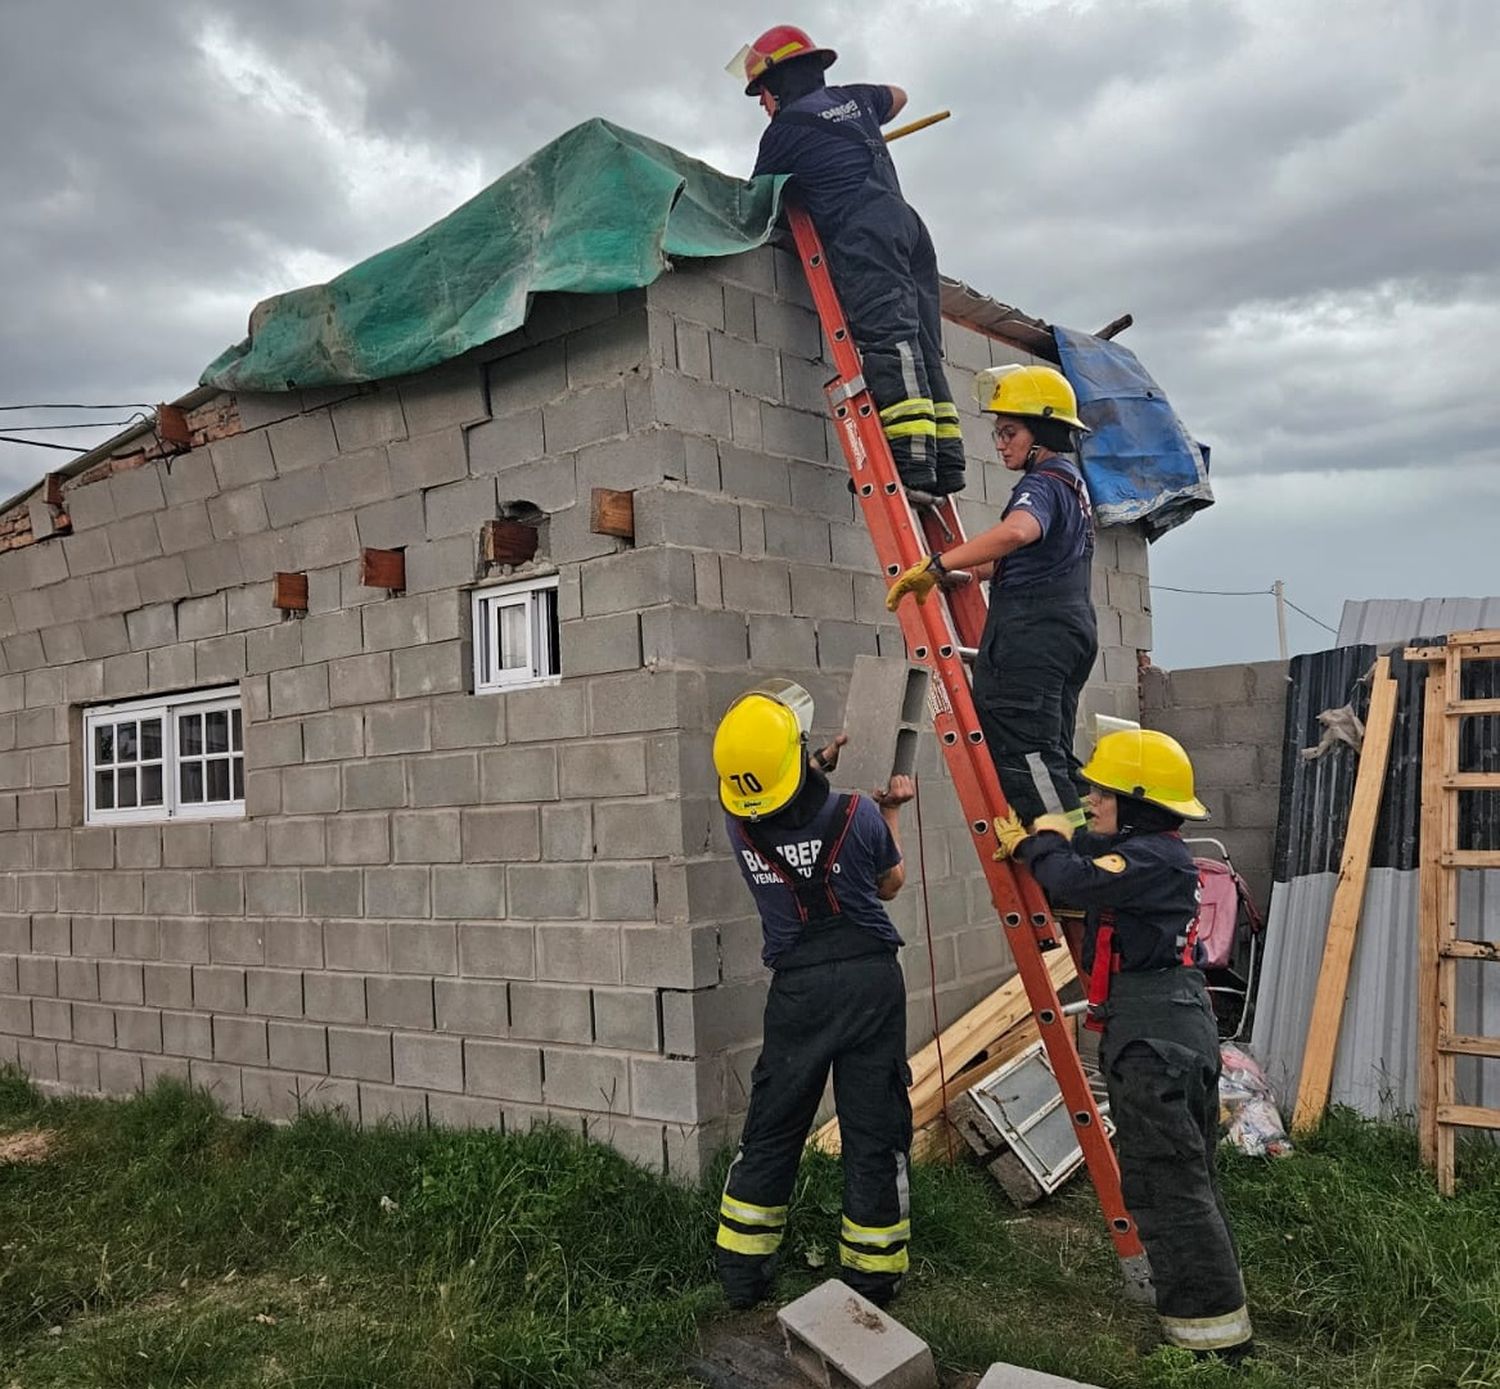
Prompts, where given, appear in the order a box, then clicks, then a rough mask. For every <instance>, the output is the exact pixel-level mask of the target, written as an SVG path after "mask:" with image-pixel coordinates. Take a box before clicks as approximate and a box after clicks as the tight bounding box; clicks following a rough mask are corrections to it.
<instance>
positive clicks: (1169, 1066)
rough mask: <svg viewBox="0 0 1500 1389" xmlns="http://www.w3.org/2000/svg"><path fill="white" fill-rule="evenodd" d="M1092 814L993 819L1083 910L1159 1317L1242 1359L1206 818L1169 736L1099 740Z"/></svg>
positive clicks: (1031, 864)
mask: <svg viewBox="0 0 1500 1389" xmlns="http://www.w3.org/2000/svg"><path fill="white" fill-rule="evenodd" d="M1083 776H1084V779H1085V780H1086V781H1087V782H1088V783H1089V784H1090V785H1091V786H1092V788H1093V789H1092V791H1091V792H1090V793H1089V810H1090V815H1091V822H1090V829H1089V831H1088V832H1085V833H1081V834H1076V835H1072V836H1071V839H1070V826H1069V824H1068V822H1067V820H1066V819H1063V818H1061V817H1051V816H1043V817H1042V818H1040V819H1039V820H1037V822H1036V823H1035V824H1034V825H1032V826H1031V829H1030V831H1029V832H1028V830H1027V828H1026V827H1025V826H1024V825H1023V824H1022V823H1021V821H1020V819H1019V817H1017V816H1015V815H1012V816H1011V817H1010V819H1008V820H1002V821H1000V822H999V824H998V825H997V826H996V832H997V834H998V836H999V839H1000V845H1001V850H1000V852H1001V854H1002V855H1003V854H1007V853H1009V854H1014V856H1015V857H1016V858H1017V859H1019V860H1020V861H1021V862H1023V863H1025V864H1026V866H1027V867H1028V868H1030V869H1031V871H1032V873H1034V874H1035V875H1036V878H1037V881H1038V882H1040V883H1041V885H1042V887H1043V888H1044V889H1045V890H1046V891H1047V893H1048V894H1049V895H1055V896H1061V897H1063V898H1066V900H1067V901H1069V902H1072V903H1074V904H1076V905H1078V906H1080V907H1083V908H1084V909H1085V912H1086V926H1085V933H1084V942H1083V961H1082V964H1083V971H1084V974H1085V976H1086V978H1087V979H1088V983H1089V1019H1088V1023H1087V1026H1089V1027H1090V1028H1092V1029H1093V1030H1095V1031H1098V1032H1100V1033H1102V1034H1103V1035H1102V1038H1101V1041H1100V1048H1099V1057H1100V1063H1101V1066H1102V1068H1103V1071H1104V1077H1105V1082H1106V1084H1107V1085H1108V1087H1109V1107H1110V1113H1111V1115H1112V1116H1113V1117H1114V1121H1115V1132H1116V1139H1117V1141H1118V1144H1119V1149H1120V1182H1121V1186H1122V1188H1123V1190H1124V1195H1125V1204H1126V1206H1127V1207H1128V1208H1129V1210H1130V1213H1131V1215H1133V1216H1134V1217H1135V1220H1136V1224H1137V1225H1138V1226H1139V1228H1140V1232H1141V1242H1142V1243H1143V1244H1144V1245H1145V1246H1146V1253H1147V1255H1148V1256H1149V1257H1150V1260H1151V1277H1152V1282H1153V1283H1154V1284H1155V1287H1156V1311H1157V1315H1158V1317H1159V1318H1160V1320H1161V1327H1162V1333H1163V1336H1164V1337H1165V1339H1166V1340H1167V1341H1168V1342H1170V1343H1171V1344H1173V1345H1177V1346H1183V1347H1185V1348H1186V1349H1188V1350H1191V1351H1194V1352H1196V1353H1198V1354H1199V1355H1208V1354H1213V1355H1219V1356H1223V1357H1226V1358H1231V1359H1238V1358H1242V1357H1243V1356H1245V1355H1246V1354H1248V1353H1249V1351H1250V1349H1251V1340H1250V1335H1251V1331H1250V1313H1249V1310H1248V1308H1247V1307H1246V1305H1245V1285H1244V1282H1243V1281H1242V1279H1241V1277H1240V1265H1239V1256H1238V1253H1237V1251H1236V1249H1235V1243H1234V1236H1233V1234H1232V1233H1231V1231H1230V1228H1229V1215H1228V1212H1227V1210H1226V1209H1225V1207H1224V1201H1223V1197H1222V1195H1221V1194H1220V1191H1219V1181H1218V1174H1217V1169H1216V1168H1215V1164H1214V1153H1215V1149H1216V1147H1217V1143H1218V1133H1219V1036H1218V1028H1217V1026H1216V1024H1215V1022H1214V1013H1213V1008H1212V1007H1211V1006H1210V1004H1209V999H1208V990H1207V987H1206V986H1205V984H1204V979H1203V975H1202V973H1201V972H1200V970H1199V969H1198V968H1197V959H1198V954H1197V940H1196V923H1197V918H1198V870H1197V867H1196V865H1195V864H1194V863H1193V857H1192V854H1191V852H1190V851H1189V849H1188V847H1187V845H1186V844H1184V843H1183V841H1182V836H1181V834H1180V833H1179V831H1180V829H1181V827H1182V823H1183V821H1184V820H1202V819H1206V818H1207V815H1208V811H1207V810H1206V809H1204V806H1203V803H1202V802H1201V801H1199V799H1198V798H1197V796H1196V795H1195V794H1194V791H1193V766H1192V763H1191V762H1190V761H1189V760H1188V756H1187V754H1186V753H1185V752H1184V751H1183V750H1182V747H1181V746H1180V745H1179V744H1178V743H1177V742H1176V741H1175V740H1174V739H1172V738H1169V737H1168V736H1167V735H1166V734H1165V733H1153V732H1149V731H1142V730H1129V731H1124V732H1119V733H1110V734H1107V735H1106V736H1105V737H1103V738H1101V739H1100V740H1099V745H1098V747H1096V748H1095V749H1094V755H1093V757H1092V758H1091V759H1090V760H1089V762H1088V764H1087V765H1086V766H1085V767H1084V768H1083Z"/></svg>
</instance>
